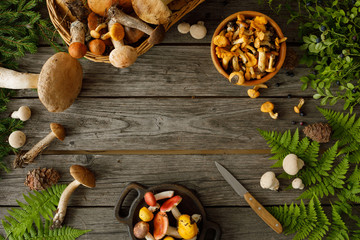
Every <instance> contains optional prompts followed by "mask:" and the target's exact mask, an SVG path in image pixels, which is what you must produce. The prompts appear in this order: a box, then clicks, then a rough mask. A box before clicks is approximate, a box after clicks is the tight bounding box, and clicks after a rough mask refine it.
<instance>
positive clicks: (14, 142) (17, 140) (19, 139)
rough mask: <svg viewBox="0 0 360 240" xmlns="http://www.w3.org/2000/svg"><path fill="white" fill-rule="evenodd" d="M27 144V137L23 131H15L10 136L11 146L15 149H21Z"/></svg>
mask: <svg viewBox="0 0 360 240" xmlns="http://www.w3.org/2000/svg"><path fill="white" fill-rule="evenodd" d="M25 142H26V135H25V133H23V132H22V131H14V132H12V133H11V134H10V136H9V144H10V146H11V147H13V148H21V147H22V146H24V144H25Z"/></svg>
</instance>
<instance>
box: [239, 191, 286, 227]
mask: <svg viewBox="0 0 360 240" xmlns="http://www.w3.org/2000/svg"><path fill="white" fill-rule="evenodd" d="M244 198H245V200H246V202H247V203H248V204H249V205H250V207H251V208H252V209H253V210H254V211H255V212H256V214H257V215H258V216H259V217H260V218H261V219H262V220H263V221H264V222H265V223H266V224H267V225H269V227H271V228H272V229H273V230H274V231H275V232H277V233H282V231H283V228H282V226H281V223H280V222H279V221H278V220H277V219H276V218H275V217H274V216H273V215H271V214H270V213H269V212H268V211H267V210H266V209H265V208H264V207H263V206H262V205H261V204H260V203H259V202H258V201H257V200H256V199H255V198H254V197H253V196H252V195H251V194H250V193H248V192H247V193H245V194H244Z"/></svg>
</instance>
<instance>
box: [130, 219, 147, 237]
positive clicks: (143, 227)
mask: <svg viewBox="0 0 360 240" xmlns="http://www.w3.org/2000/svg"><path fill="white" fill-rule="evenodd" d="M149 231H150V227H149V224H148V223H146V222H143V221H141V222H138V223H137V224H135V226H134V236H135V237H136V238H140V239H142V238H145V236H146V235H147V234H148V233H149Z"/></svg>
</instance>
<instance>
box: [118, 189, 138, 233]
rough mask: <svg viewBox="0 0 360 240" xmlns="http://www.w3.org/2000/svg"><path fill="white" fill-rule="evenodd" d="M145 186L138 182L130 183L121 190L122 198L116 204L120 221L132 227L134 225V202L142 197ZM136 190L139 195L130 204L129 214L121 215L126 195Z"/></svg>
mask: <svg viewBox="0 0 360 240" xmlns="http://www.w3.org/2000/svg"><path fill="white" fill-rule="evenodd" d="M144 189H145V188H144V187H143V186H142V185H140V184H137V183H129V184H128V185H127V186H126V187H125V188H124V190H123V191H122V192H121V194H120V198H119V201H118V202H117V204H116V206H115V217H116V219H117V220H118V221H119V222H120V223H124V224H126V225H128V226H129V227H130V228H131V227H132V219H133V215H134V213H133V211H131V210H132V209H133V204H134V203H135V202H136V201H137V200H138V199H139V198H140V197H141V193H142V192H143V190H144ZM132 190H135V191H136V192H137V193H138V195H137V196H136V198H135V199H134V200H133V201H132V203H131V204H130V208H129V213H128V215H127V216H125V217H124V216H121V215H120V210H121V207H122V205H123V203H124V200H125V198H126V196H127V195H128V194H129V193H130V192H131V191H132Z"/></svg>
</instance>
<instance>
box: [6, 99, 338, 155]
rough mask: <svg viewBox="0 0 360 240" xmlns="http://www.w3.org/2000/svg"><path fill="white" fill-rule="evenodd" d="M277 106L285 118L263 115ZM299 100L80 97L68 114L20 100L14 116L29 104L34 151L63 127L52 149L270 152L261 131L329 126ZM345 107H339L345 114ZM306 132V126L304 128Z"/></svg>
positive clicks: (15, 104)
mask: <svg viewBox="0 0 360 240" xmlns="http://www.w3.org/2000/svg"><path fill="white" fill-rule="evenodd" d="M268 100H270V101H272V102H273V103H274V104H275V111H277V112H278V113H279V119H278V120H273V119H271V118H270V116H269V115H268V114H267V113H262V112H261V111H260V106H261V104H262V103H264V102H265V101H268ZM298 101H299V100H298V99H296V98H292V99H286V100H284V99H266V98H265V99H238V98H230V99H227V98H218V99H213V98H195V99H192V98H96V99H93V98H80V99H77V100H76V102H75V103H74V104H73V106H72V107H70V108H69V109H68V110H66V111H65V112H63V113H58V114H56V113H49V112H47V111H46V110H45V109H44V107H43V106H42V105H41V103H40V101H39V100H38V99H14V100H13V101H11V102H10V104H9V110H8V112H7V113H5V114H10V112H11V111H13V110H16V109H18V108H19V106H21V105H28V106H29V107H30V108H31V109H32V111H33V115H32V118H31V119H30V120H29V121H27V122H26V124H25V125H26V126H25V128H24V130H23V131H24V132H25V134H26V135H27V137H28V140H27V144H26V145H25V146H24V147H23V149H30V148H31V147H32V146H33V145H34V144H35V143H36V142H38V141H39V140H40V139H41V138H43V137H44V136H45V135H46V134H48V133H49V131H50V128H49V124H50V123H51V122H58V123H60V124H63V125H64V126H65V128H66V131H67V137H66V138H65V140H64V141H63V142H60V141H58V140H55V141H53V142H52V143H51V145H50V146H49V147H48V150H179V149H180V150H186V149H197V150H206V149H212V150H222V149H267V146H266V143H265V141H264V139H263V138H262V137H261V136H260V134H259V133H258V131H257V129H258V128H260V129H265V130H277V131H285V130H287V129H293V130H294V129H295V128H296V127H299V125H292V124H291V122H292V121H297V122H300V121H305V122H307V123H308V124H310V123H314V122H319V121H324V120H325V119H324V118H323V117H322V116H321V114H320V113H319V112H318V111H317V110H316V106H317V104H318V101H316V100H312V99H311V100H308V99H306V103H305V105H304V107H303V111H304V112H305V113H306V114H307V115H306V116H305V117H301V116H299V115H298V114H296V113H295V112H293V107H294V106H295V105H297V104H298ZM340 107H341V106H337V107H335V109H337V110H341V108H340ZM300 128H302V127H300Z"/></svg>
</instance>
